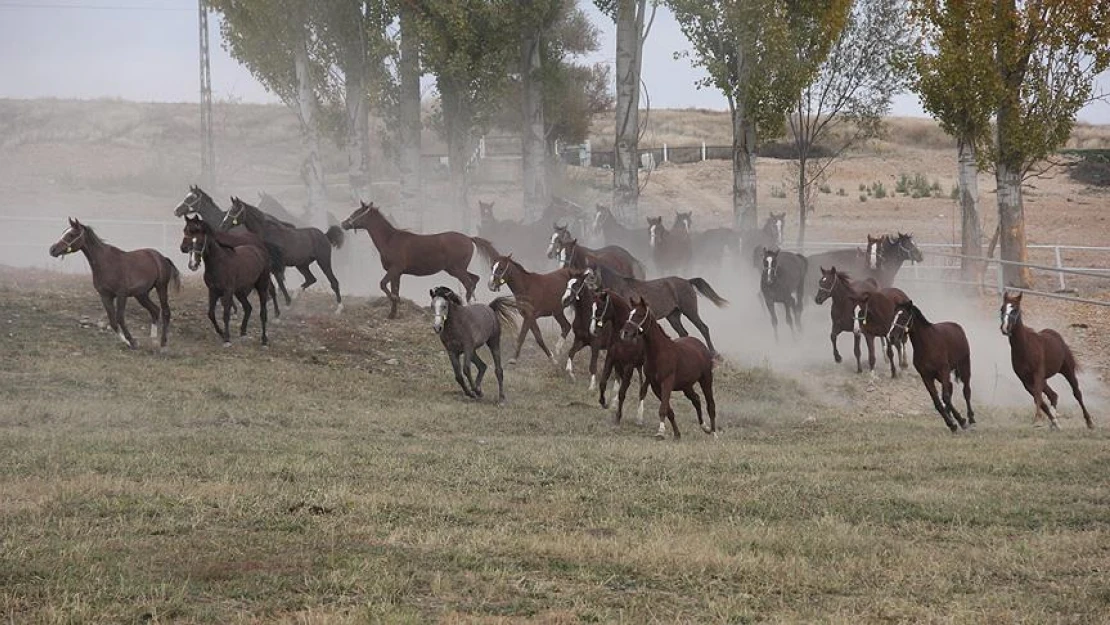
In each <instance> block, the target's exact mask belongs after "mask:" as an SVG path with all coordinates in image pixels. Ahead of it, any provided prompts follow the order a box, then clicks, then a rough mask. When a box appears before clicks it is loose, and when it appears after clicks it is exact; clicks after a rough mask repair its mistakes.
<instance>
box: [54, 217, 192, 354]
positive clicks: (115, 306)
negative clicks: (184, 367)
mask: <svg viewBox="0 0 1110 625" xmlns="http://www.w3.org/2000/svg"><path fill="white" fill-rule="evenodd" d="M73 252H82V253H84V254H85V259H87V260H88V261H89V268H90V269H92V279H93V288H94V289H96V292H97V293H98V294H100V301H101V303H103V304H104V311H105V312H106V313H108V324H109V325H110V326H111V327H112V331H113V332H115V333H116V334H117V335H119V338H120V340H121V341H123V342H124V343H125V344H126V345H127V346H128V347H130V348H131V349H135V348H136V347H138V345H137V344H136V343H135V339H133V338H131V332H129V331H128V330H127V324H126V322H125V321H124V311H125V309H126V308H127V298H128V297H134V298H135V299H137V300H139V304H140V305H142V307H143V308H145V309H146V310H147V312H149V313H150V338H151V339H156V338H158V320H159V317H161V322H162V323H161V325H162V339H161V344H160V346H161V347H163V348H164V347H165V346H166V332H167V331H168V330H169V327H170V299H169V286H170V284H171V283H172V284H173V287H174V291H175V292H180V291H181V274H180V273H179V272H178V271H177V267H175V266H174V264H173V261H171V260H170V259H168V258H166V257H165V256H162V254H160V253H159V252H158V251H156V250H152V249H141V250H133V251H130V252H125V251H123V250H121V249H119V248H118V247H115V246H113V245H108V244H107V243H105V242H104V241H102V240H101V239H100V237H98V236H97V235H96V233H95V232H93V229H92V228H90V227H88V226H86V225H85V224H82V223H81V222H79V221H77V220H76V219H70V220H69V229H67V230H66V231H65V233H64V234H62V238H60V239H58V242H57V243H55V244H54V245H51V246H50V255H51V256H53V257H54V258H58V257H59V256H65V255H66V254H72V253H73ZM151 289H154V290H156V291H158V304H160V306H159V305H156V304H155V303H154V302H152V301H151V300H150V291H151Z"/></svg>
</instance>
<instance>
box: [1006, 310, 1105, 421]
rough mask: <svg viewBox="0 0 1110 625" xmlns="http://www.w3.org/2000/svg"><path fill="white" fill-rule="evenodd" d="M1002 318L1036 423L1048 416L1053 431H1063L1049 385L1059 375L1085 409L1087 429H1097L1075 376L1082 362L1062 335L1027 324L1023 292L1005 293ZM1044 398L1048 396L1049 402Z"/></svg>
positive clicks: (1019, 377)
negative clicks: (1052, 378) (1050, 379)
mask: <svg viewBox="0 0 1110 625" xmlns="http://www.w3.org/2000/svg"><path fill="white" fill-rule="evenodd" d="M999 315H1000V316H1001V318H1002V325H1001V328H1000V329H1001V330H1002V334H1004V335H1006V336H1008V337H1010V363H1011V364H1012V365H1013V367H1014V373H1016V374H1017V377H1018V379H1019V380H1021V383H1022V384H1024V385H1025V390H1027V391H1029V394H1030V395H1032V396H1033V423H1036V422H1037V420H1038V419H1039V418H1040V412H1044V414H1045V415H1046V416H1047V417H1048V420H1049V423H1050V424H1051V427H1052V429H1054V430H1058V429H1060V424H1059V423H1058V422H1057V421H1056V400H1057V399H1059V396H1058V395H1057V394H1056V391H1053V390H1052V387H1050V386H1049V385H1048V379H1049V378H1051V377H1052V376H1054V375H1056V374H1057V373H1059V374H1061V375H1063V376H1064V379H1066V380H1067V381H1068V384H1069V385H1070V386H1071V394H1072V395H1074V396H1075V401H1077V402H1079V407H1080V408H1082V409H1083V420H1084V421H1086V422H1087V427H1088V428H1092V429H1093V428H1094V427H1095V422H1094V420H1093V419H1092V418H1091V413H1089V412H1087V406H1086V404H1084V403H1083V391H1081V390H1079V380H1078V379H1077V378H1076V377H1075V373H1076V371H1078V370H1079V363H1078V362H1076V360H1075V355H1074V354H1072V351H1071V348H1070V347H1068V344H1067V343H1066V342H1064V337H1062V336H1060V333H1059V332H1057V331H1055V330H1051V329H1048V328H1046V329H1044V330H1041V331H1040V332H1036V331H1034V330H1032V329H1030V328H1029V327H1027V326H1026V325H1025V321H1024V320H1023V319H1022V316H1021V293H1018V294H1016V295H1011V294H1009V293H1003V294H1002V308H1001V310H1000V311H999ZM1043 395H1047V396H1048V403H1047V404H1046V403H1045V401H1044V397H1043Z"/></svg>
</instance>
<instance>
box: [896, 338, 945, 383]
mask: <svg viewBox="0 0 1110 625" xmlns="http://www.w3.org/2000/svg"><path fill="white" fill-rule="evenodd" d="M886 359H887V360H889V361H890V377H891V378H892V379H893V378H897V377H898V369H897V368H896V367H895V366H894V345H893V344H892V343H891V342H890V341H887V342H886ZM947 379H948V378H945V380H947ZM948 384H951V382H948Z"/></svg>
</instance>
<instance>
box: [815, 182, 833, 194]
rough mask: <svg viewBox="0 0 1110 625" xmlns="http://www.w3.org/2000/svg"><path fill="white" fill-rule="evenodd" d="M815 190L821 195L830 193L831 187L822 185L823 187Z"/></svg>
mask: <svg viewBox="0 0 1110 625" xmlns="http://www.w3.org/2000/svg"><path fill="white" fill-rule="evenodd" d="M817 190H818V191H820V192H821V193H832V187H830V186H829V185H827V184H823V185H821V186H819V187H817Z"/></svg>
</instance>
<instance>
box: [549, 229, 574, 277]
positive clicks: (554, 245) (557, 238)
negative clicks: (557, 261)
mask: <svg viewBox="0 0 1110 625" xmlns="http://www.w3.org/2000/svg"><path fill="white" fill-rule="evenodd" d="M551 229H552V233H551V242H550V243H549V244H548V245H547V257H548V258H555V257H556V256H558V255H559V252H560V251H561V250H562V249H563V247H564V246H565V245H566V242H567V241H569V240H570V238H571V234H570V228H569V226H567V225H562V226H561V225H559V222H557V221H556V222H552V224H551ZM564 266H565V265H564Z"/></svg>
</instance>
